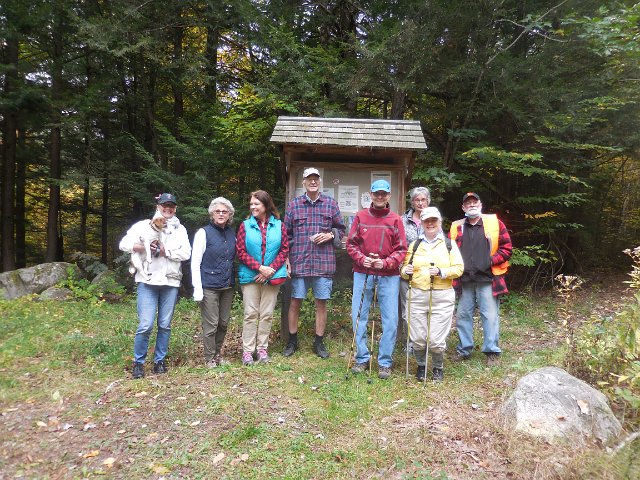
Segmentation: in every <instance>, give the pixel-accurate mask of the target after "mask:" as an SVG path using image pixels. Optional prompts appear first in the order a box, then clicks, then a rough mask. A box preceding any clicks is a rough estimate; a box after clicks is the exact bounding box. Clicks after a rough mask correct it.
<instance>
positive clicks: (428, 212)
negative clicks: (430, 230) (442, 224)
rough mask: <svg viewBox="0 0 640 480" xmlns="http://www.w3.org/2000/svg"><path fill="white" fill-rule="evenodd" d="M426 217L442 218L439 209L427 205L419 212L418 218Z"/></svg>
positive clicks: (424, 218)
mask: <svg viewBox="0 0 640 480" xmlns="http://www.w3.org/2000/svg"><path fill="white" fill-rule="evenodd" d="M427 218H437V219H438V220H442V215H440V210H438V209H437V208H436V207H427V208H425V209H424V210H422V212H421V213H420V220H426V219H427Z"/></svg>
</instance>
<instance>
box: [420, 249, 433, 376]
mask: <svg viewBox="0 0 640 480" xmlns="http://www.w3.org/2000/svg"><path fill="white" fill-rule="evenodd" d="M431 266H432V267H435V263H433V262H431ZM434 280H435V275H431V282H430V283H429V311H428V312H427V349H426V350H425V354H424V383H423V384H422V386H423V387H425V388H426V386H427V372H428V371H429V369H428V368H427V367H428V365H429V341H430V337H431V308H432V306H433V281H434Z"/></svg>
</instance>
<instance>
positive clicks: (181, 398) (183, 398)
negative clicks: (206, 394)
mask: <svg viewBox="0 0 640 480" xmlns="http://www.w3.org/2000/svg"><path fill="white" fill-rule="evenodd" d="M186 399H187V397H178V398H176V400H186Z"/></svg>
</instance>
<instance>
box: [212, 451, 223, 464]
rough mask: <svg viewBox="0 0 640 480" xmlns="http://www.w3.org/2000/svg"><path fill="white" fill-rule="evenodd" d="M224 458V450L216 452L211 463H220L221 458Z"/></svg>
mask: <svg viewBox="0 0 640 480" xmlns="http://www.w3.org/2000/svg"><path fill="white" fill-rule="evenodd" d="M223 458H224V452H220V453H219V454H217V455H216V456H215V457H213V460H212V462H213V464H214V465H215V464H217V463H220V462H221V461H222V459H223Z"/></svg>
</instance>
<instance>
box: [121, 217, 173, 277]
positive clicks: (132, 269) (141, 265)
mask: <svg viewBox="0 0 640 480" xmlns="http://www.w3.org/2000/svg"><path fill="white" fill-rule="evenodd" d="M166 225H167V219H166V218H164V217H163V216H162V215H155V216H154V217H153V218H152V219H151V220H149V228H147V229H146V230H145V232H144V235H140V239H139V240H140V243H142V244H143V245H144V251H145V253H144V256H143V254H142V253H138V252H132V253H131V264H130V265H129V273H131V275H135V274H136V272H140V273H142V274H144V275H146V276H147V277H150V276H151V273H150V272H149V265H151V260H152V258H153V256H152V254H151V244H152V243H153V242H156V243H157V242H159V241H160V233H162V230H163V229H164V227H165V226H166Z"/></svg>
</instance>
